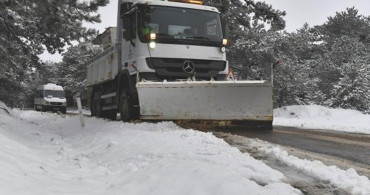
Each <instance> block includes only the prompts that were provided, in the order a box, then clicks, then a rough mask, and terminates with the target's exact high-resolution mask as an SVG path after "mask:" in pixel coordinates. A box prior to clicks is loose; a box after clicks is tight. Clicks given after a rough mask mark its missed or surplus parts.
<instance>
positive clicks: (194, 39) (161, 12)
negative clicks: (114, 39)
mask: <svg viewBox="0 0 370 195" xmlns="http://www.w3.org/2000/svg"><path fill="white" fill-rule="evenodd" d="M139 25H140V26H141V28H139V31H140V32H139V35H140V40H141V41H142V42H144V43H145V42H148V40H147V38H146V36H147V35H148V34H149V33H156V34H157V39H156V42H159V43H169V44H187V45H206V46H219V45H220V44H221V41H222V38H223V35H222V28H221V22H220V16H219V14H218V13H216V12H211V11H203V10H194V9H187V8H177V7H162V6H147V5H142V6H141V7H140V8H139Z"/></svg>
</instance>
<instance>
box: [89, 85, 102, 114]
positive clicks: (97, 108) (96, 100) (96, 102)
mask: <svg viewBox="0 0 370 195" xmlns="http://www.w3.org/2000/svg"><path fill="white" fill-rule="evenodd" d="M100 96H101V95H100V92H99V91H96V92H94V96H93V102H92V112H91V115H92V116H96V117H101V116H102V109H101V100H100Z"/></svg>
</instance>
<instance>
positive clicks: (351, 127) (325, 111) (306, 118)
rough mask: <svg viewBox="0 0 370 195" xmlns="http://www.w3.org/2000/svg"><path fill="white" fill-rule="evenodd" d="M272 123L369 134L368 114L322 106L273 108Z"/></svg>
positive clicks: (369, 118) (369, 121)
mask: <svg viewBox="0 0 370 195" xmlns="http://www.w3.org/2000/svg"><path fill="white" fill-rule="evenodd" d="M274 125H280V126H291V127H298V128H308V129H325V130H334V131H345V132H352V133H366V134H370V115H366V114H363V113H361V112H359V111H355V110H345V109H332V108H326V107H323V106H317V105H310V106H287V107H283V108H278V109H275V110H274Z"/></svg>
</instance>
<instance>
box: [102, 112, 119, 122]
mask: <svg viewBox="0 0 370 195" xmlns="http://www.w3.org/2000/svg"><path fill="white" fill-rule="evenodd" d="M104 118H107V119H110V120H113V121H114V120H116V119H117V110H108V111H104Z"/></svg>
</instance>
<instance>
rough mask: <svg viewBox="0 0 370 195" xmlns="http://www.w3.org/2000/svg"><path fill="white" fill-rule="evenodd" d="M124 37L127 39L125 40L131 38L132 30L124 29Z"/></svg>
mask: <svg viewBox="0 0 370 195" xmlns="http://www.w3.org/2000/svg"><path fill="white" fill-rule="evenodd" d="M122 37H123V38H124V39H125V40H127V41H128V40H130V31H128V30H123V32H122Z"/></svg>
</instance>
